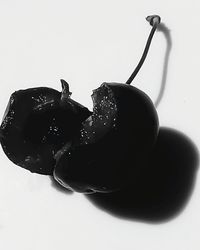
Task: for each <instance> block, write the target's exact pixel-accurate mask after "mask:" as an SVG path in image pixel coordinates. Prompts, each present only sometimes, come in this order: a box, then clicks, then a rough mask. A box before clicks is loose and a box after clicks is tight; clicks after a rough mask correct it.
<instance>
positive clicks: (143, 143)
mask: <svg viewBox="0 0 200 250" xmlns="http://www.w3.org/2000/svg"><path fill="white" fill-rule="evenodd" d="M92 97H93V102H94V108H93V114H92V115H91V116H90V117H88V118H87V119H86V120H85V121H84V122H83V127H82V129H81V130H80V131H79V133H77V136H76V137H74V138H73V140H72V141H71V142H70V143H67V144H66V145H65V146H64V147H63V148H62V149H61V150H60V151H59V152H58V153H57V154H56V160H57V163H56V166H55V170H54V178H55V179H56V180H57V181H58V182H59V183H60V184H61V185H63V186H65V187H66V188H68V189H71V190H73V191H77V192H83V193H90V192H110V191H114V190H116V189H119V188H121V187H122V186H123V185H124V184H125V182H126V181H127V176H129V175H130V174H134V175H137V172H138V171H140V168H138V166H140V165H141V162H142V160H143V159H145V158H147V157H148V156H149V154H150V153H151V151H152V149H153V147H154V144H155V142H156V139H157V134H158V116H157V113H156V110H155V108H154V106H153V104H152V102H151V100H150V98H149V97H148V96H147V95H146V94H145V93H143V92H142V91H140V90H139V89H137V88H135V87H133V86H130V85H127V84H120V83H103V84H102V85H101V87H100V88H98V89H97V90H95V91H94V93H93V95H92ZM139 163H140V164H139Z"/></svg>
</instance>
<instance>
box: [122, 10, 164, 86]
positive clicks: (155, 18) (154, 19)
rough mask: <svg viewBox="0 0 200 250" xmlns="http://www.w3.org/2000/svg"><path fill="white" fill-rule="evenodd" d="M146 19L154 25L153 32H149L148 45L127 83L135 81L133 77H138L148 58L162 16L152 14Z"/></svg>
mask: <svg viewBox="0 0 200 250" xmlns="http://www.w3.org/2000/svg"><path fill="white" fill-rule="evenodd" d="M146 20H147V21H148V22H149V23H150V25H151V26H152V29H151V32H150V34H149V37H148V39H147V43H146V46H145V48H144V52H143V54H142V57H141V59H140V61H139V63H138V65H137V67H136V68H135V70H134V71H133V73H132V74H131V76H130V77H129V79H128V80H127V81H126V84H131V82H132V81H133V79H134V78H135V77H136V75H137V73H138V71H139V70H140V68H141V67H142V65H143V63H144V61H145V59H146V56H147V54H148V51H149V47H150V45H151V41H152V38H153V35H154V33H155V31H156V29H157V27H158V25H159V23H160V21H161V18H160V16H158V15H152V16H148V17H146Z"/></svg>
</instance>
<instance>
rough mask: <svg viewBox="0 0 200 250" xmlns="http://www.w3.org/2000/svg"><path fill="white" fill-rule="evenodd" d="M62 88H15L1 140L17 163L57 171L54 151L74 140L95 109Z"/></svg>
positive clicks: (42, 171)
mask: <svg viewBox="0 0 200 250" xmlns="http://www.w3.org/2000/svg"><path fill="white" fill-rule="evenodd" d="M61 83H62V92H59V91H57V90H54V89H52V88H47V87H38V88H29V89H25V90H19V91H16V92H14V93H13V94H12V95H11V97H10V101H9V103H8V106H7V109H6V111H5V114H4V117H3V121H2V124H1V127H0V140H1V145H2V147H3V150H4V152H5V153H6V155H7V157H8V158H9V159H10V160H11V161H12V162H14V163H15V164H17V165H19V166H21V167H23V168H25V169H28V170H30V171H31V172H34V173H39V174H47V175H52V174H53V167H54V165H55V159H54V154H55V152H57V151H58V150H59V149H60V148H61V147H62V146H64V144H65V143H66V142H67V141H69V140H71V139H72V137H73V135H74V133H76V132H77V131H78V130H79V128H80V126H81V122H82V121H83V120H85V119H86V118H87V117H88V116H89V115H90V114H91V112H90V111H89V110H88V109H87V108H85V107H83V106H82V105H80V104H79V103H77V102H75V101H74V100H72V99H71V98H70V95H71V92H69V86H68V83H67V82H65V81H64V80H61Z"/></svg>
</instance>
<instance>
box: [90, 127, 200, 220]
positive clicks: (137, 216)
mask: <svg viewBox="0 0 200 250" xmlns="http://www.w3.org/2000/svg"><path fill="white" fill-rule="evenodd" d="M198 163H199V156H198V150H197V148H196V147H195V145H194V144H193V143H192V141H191V140H190V139H189V138H188V137H186V136H185V135H184V134H182V133H180V132H178V131H176V130H172V129H168V128H160V132H159V136H158V141H157V144H156V148H155V151H154V153H153V154H152V156H151V159H150V160H149V162H148V164H146V166H145V169H146V170H145V171H143V172H142V173H141V174H140V176H139V177H138V176H137V177H135V178H134V176H133V177H131V182H130V184H128V185H127V187H126V188H124V189H123V190H121V191H118V192H114V193H109V194H100V193H99V194H97V193H96V194H90V195H86V197H87V198H88V200H90V201H91V202H92V203H93V204H94V205H96V206H97V207H99V208H101V209H103V210H104V211H106V212H108V213H110V214H112V215H114V216H117V217H120V218H123V219H129V220H130V219H131V220H138V221H143V222H148V223H161V222H165V221H168V220H169V219H172V218H174V217H175V216H176V215H178V214H179V213H180V212H181V211H182V210H183V208H184V207H185V205H186V204H187V202H188V200H189V198H190V196H191V193H192V190H193V187H194V183H195V179H196V173H197V169H198Z"/></svg>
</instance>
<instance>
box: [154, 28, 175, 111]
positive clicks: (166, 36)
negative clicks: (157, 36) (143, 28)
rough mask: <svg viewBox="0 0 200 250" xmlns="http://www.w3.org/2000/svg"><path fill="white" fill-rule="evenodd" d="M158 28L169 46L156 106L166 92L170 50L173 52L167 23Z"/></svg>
mask: <svg viewBox="0 0 200 250" xmlns="http://www.w3.org/2000/svg"><path fill="white" fill-rule="evenodd" d="M157 30H158V31H160V32H162V33H163V34H164V36H165V39H166V42H167V48H166V52H165V58H164V64H163V73H162V80H161V87H160V91H159V93H158V97H157V99H156V101H155V107H156V108H157V107H158V105H159V104H160V102H161V100H162V98H163V95H164V92H165V88H166V80H167V72H168V64H169V56H170V52H171V48H172V39H171V35H170V30H169V29H168V28H167V27H166V26H165V24H164V23H161V24H160V25H159V26H158V28H157Z"/></svg>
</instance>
